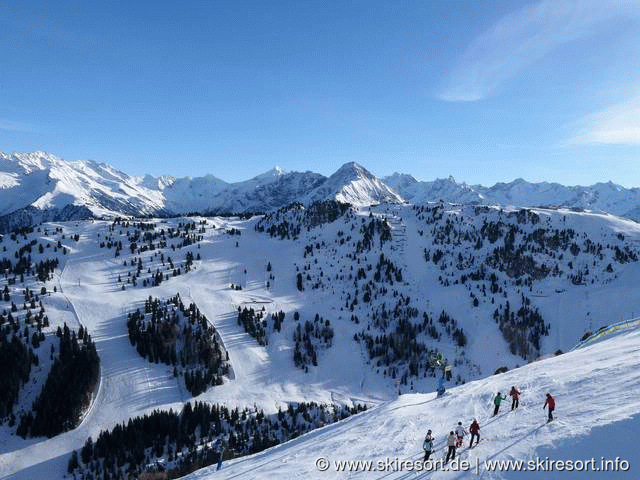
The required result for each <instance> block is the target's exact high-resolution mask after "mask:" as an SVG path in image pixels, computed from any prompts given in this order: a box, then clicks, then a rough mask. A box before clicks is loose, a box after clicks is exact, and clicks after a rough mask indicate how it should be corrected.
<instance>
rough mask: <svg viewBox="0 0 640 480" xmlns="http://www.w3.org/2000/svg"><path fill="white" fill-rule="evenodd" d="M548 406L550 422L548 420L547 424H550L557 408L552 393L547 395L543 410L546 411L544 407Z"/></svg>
mask: <svg viewBox="0 0 640 480" xmlns="http://www.w3.org/2000/svg"><path fill="white" fill-rule="evenodd" d="M547 406H548V407H549V420H547V423H549V422H550V421H551V420H553V411H554V410H555V408H556V401H555V399H554V398H553V397H552V396H551V394H550V393H547V399H546V400H545V402H544V405H543V406H542V409H543V410H544V407H547Z"/></svg>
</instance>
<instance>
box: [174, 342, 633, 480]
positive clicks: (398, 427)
mask: <svg viewBox="0 0 640 480" xmlns="http://www.w3.org/2000/svg"><path fill="white" fill-rule="evenodd" d="M512 385H516V386H518V388H520V389H521V391H522V397H521V402H520V407H519V408H518V409H517V410H515V411H510V405H509V402H508V401H505V402H504V403H503V405H502V407H501V412H500V413H499V414H498V416H497V417H491V414H492V413H493V412H492V410H493V408H492V398H493V396H494V395H495V394H496V392H498V391H501V392H502V393H503V394H505V393H506V392H507V391H508V390H509V389H510V387H511V386H512ZM639 391H640V331H637V330H636V331H634V332H632V333H627V334H624V335H622V336H620V337H616V338H614V339H610V340H607V341H603V342H601V343H599V344H596V345H593V346H590V347H586V348H584V349H580V350H576V351H574V352H571V353H567V354H564V355H561V356H559V357H556V358H551V359H547V360H541V361H539V362H535V363H533V364H530V365H526V366H524V367H521V368H518V369H516V370H513V371H510V372H507V373H505V374H500V375H494V376H491V377H488V378H486V379H483V380H478V381H474V382H470V383H468V384H466V385H464V386H460V387H456V388H453V389H450V390H449V391H448V392H447V393H446V394H445V396H443V397H441V398H436V396H435V394H407V395H401V396H400V397H399V398H397V399H395V400H391V401H387V402H383V403H381V404H379V405H378V406H376V407H375V408H373V409H371V410H369V411H368V412H365V413H362V414H359V415H357V416H355V417H351V418H348V419H346V420H343V421H342V422H339V423H338V424H333V425H329V426H327V427H324V428H321V429H319V430H316V431H313V432H310V433H307V434H305V435H303V436H301V437H300V438H298V439H295V440H293V441H290V442H288V443H286V444H283V445H280V446H276V447H273V448H271V449H269V450H267V451H265V452H262V453H258V454H255V455H252V456H249V457H244V458H239V459H235V460H231V461H229V462H227V464H225V465H224V467H223V470H222V471H220V472H216V471H215V468H212V467H207V468H204V469H202V470H200V471H198V472H196V473H193V474H191V475H188V476H186V477H184V478H185V479H189V480H196V479H198V480H201V479H216V478H225V479H232V478H242V479H261V478H296V477H301V476H302V477H303V478H309V479H318V480H320V479H325V478H372V479H378V478H379V479H383V478H384V479H409V478H433V479H440V478H446V479H448V478H547V479H548V478H558V479H561V478H567V477H569V478H612V479H614V478H616V479H617V478H625V479H635V478H638V469H639V468H640V456H639V455H638V452H637V448H636V445H635V442H634V441H633V439H634V438H637V431H638V427H640V413H639V412H640V398H639V397H638V392H639ZM546 392H551V393H552V394H553V395H554V397H555V399H556V411H555V412H554V418H555V420H554V421H553V422H551V423H546V411H543V410H542V408H541V407H542V406H543V404H544V399H545V393H546ZM474 418H476V419H478V422H479V423H480V428H481V430H480V434H481V440H480V443H479V444H478V446H477V447H474V448H473V449H469V448H467V444H466V441H468V440H465V446H464V447H463V448H461V449H459V450H458V456H459V457H461V458H462V459H464V460H467V461H468V462H470V464H471V466H472V468H471V471H468V472H453V471H442V470H439V471H436V472H432V473H426V472H421V473H420V474H416V472H408V471H406V470H405V471H395V472H394V471H378V472H372V471H368V472H362V471H361V472H355V471H354V472H337V471H336V469H335V468H334V467H333V465H334V464H333V463H332V464H331V465H332V466H331V467H330V468H329V470H328V471H326V472H320V471H318V469H317V468H316V461H317V459H318V458H321V457H322V458H326V459H328V460H329V461H330V462H334V461H341V460H363V461H368V460H370V461H373V462H378V461H380V460H382V461H384V460H386V458H390V459H392V460H395V459H396V458H398V459H400V460H413V461H415V460H421V459H422V451H421V445H422V440H423V439H424V435H425V433H426V431H427V429H431V430H432V431H433V433H434V436H435V442H434V446H435V452H434V453H433V458H436V459H439V458H441V457H444V456H445V454H446V446H445V445H446V435H447V433H448V432H449V431H450V430H453V429H454V427H455V426H456V425H457V422H458V421H462V422H463V425H464V426H465V428H468V425H469V424H470V423H471V421H472V420H473V419H474ZM602 457H604V458H605V459H607V460H615V459H616V457H619V458H620V459H622V460H626V461H627V462H629V467H630V468H629V470H628V471H626V472H623V471H618V472H602V471H599V472H592V471H589V472H584V471H583V472H566V471H553V472H550V471H547V472H526V473H522V472H501V473H497V472H490V471H487V470H486V468H484V462H485V461H491V460H523V461H525V462H528V461H530V460H534V461H535V460H536V459H537V458H540V459H542V460H543V461H545V460H547V459H550V460H554V461H556V460H563V461H566V460H571V461H576V460H582V461H585V460H586V461H588V460H590V459H591V458H595V459H596V466H598V467H599V465H600V461H601V458H602ZM476 462H478V463H476ZM476 464H478V465H479V468H478V470H476ZM572 475H573V477H572Z"/></svg>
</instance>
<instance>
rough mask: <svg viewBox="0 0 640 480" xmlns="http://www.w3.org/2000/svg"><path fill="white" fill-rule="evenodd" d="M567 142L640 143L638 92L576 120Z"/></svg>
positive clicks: (639, 99)
mask: <svg viewBox="0 0 640 480" xmlns="http://www.w3.org/2000/svg"><path fill="white" fill-rule="evenodd" d="M576 130H577V132H576V134H575V136H574V137H573V138H572V139H571V140H570V141H569V142H568V143H569V144H603V145H614V144H618V145H640V94H638V95H636V96H634V97H632V98H630V99H628V100H626V101H624V102H621V103H618V104H616V105H613V106H611V107H609V108H607V109H605V110H602V111H600V112H596V113H592V114H590V115H587V116H586V117H584V118H583V119H582V120H580V121H579V122H577V128H576Z"/></svg>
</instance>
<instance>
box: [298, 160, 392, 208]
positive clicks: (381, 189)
mask: <svg viewBox="0 0 640 480" xmlns="http://www.w3.org/2000/svg"><path fill="white" fill-rule="evenodd" d="M305 199H306V200H307V201H317V200H328V199H333V200H338V201H340V202H344V203H350V204H352V205H356V206H363V205H374V204H378V203H403V202H404V199H403V198H402V197H401V196H400V195H399V194H398V193H397V192H395V191H394V190H393V189H392V188H391V187H389V186H388V185H387V184H385V183H384V182H383V181H382V180H380V179H379V178H378V177H376V176H375V175H373V174H372V173H371V172H369V171H368V170H367V169H365V168H364V167H363V166H362V165H359V164H357V163H355V162H349V163H345V164H344V165H343V166H342V167H340V168H339V169H338V170H337V171H336V172H335V173H334V174H333V175H331V176H330V177H329V178H327V179H326V181H325V182H324V183H323V184H322V185H320V187H318V188H317V189H315V190H314V191H312V192H310V194H309V195H307V197H305Z"/></svg>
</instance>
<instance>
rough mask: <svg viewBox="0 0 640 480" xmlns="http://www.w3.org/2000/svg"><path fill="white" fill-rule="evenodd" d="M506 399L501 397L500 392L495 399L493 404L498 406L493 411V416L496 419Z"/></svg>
mask: <svg viewBox="0 0 640 480" xmlns="http://www.w3.org/2000/svg"><path fill="white" fill-rule="evenodd" d="M506 398H507V397H503V396H502V395H500V392H498V394H497V395H496V396H495V398H494V399H493V404H494V405H495V406H496V407H495V408H494V409H493V416H494V417H495V416H496V415H497V414H498V410H500V403H502V400H505V399H506Z"/></svg>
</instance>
